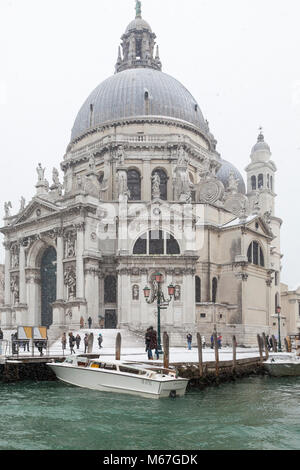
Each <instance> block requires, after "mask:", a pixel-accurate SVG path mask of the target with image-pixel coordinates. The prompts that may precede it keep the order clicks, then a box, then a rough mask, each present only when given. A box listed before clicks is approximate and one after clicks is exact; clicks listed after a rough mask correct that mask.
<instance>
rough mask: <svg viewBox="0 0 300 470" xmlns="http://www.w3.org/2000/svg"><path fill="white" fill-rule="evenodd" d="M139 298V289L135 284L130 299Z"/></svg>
mask: <svg viewBox="0 0 300 470" xmlns="http://www.w3.org/2000/svg"><path fill="white" fill-rule="evenodd" d="M139 298H140V288H139V286H138V285H137V284H135V285H134V286H133V288H132V299H133V300H139Z"/></svg>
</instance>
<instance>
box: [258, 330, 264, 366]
mask: <svg viewBox="0 0 300 470" xmlns="http://www.w3.org/2000/svg"><path fill="white" fill-rule="evenodd" d="M257 343H258V349H259V357H260V362H263V360H264V358H263V349H262V338H261V336H260V335H257Z"/></svg>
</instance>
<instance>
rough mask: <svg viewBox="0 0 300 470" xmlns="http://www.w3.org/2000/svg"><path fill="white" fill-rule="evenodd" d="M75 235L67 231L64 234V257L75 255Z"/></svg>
mask: <svg viewBox="0 0 300 470" xmlns="http://www.w3.org/2000/svg"><path fill="white" fill-rule="evenodd" d="M75 244H76V236H75V234H74V233H73V232H68V233H67V235H66V257H67V258H73V257H74V256H75V255H76V249H75Z"/></svg>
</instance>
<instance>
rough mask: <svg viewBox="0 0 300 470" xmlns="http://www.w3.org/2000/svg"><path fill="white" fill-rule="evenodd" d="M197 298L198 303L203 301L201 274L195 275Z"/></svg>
mask: <svg viewBox="0 0 300 470" xmlns="http://www.w3.org/2000/svg"><path fill="white" fill-rule="evenodd" d="M195 300H196V303H199V302H201V279H200V277H199V276H196V277H195Z"/></svg>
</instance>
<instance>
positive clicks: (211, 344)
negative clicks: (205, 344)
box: [210, 335, 214, 349]
mask: <svg viewBox="0 0 300 470" xmlns="http://www.w3.org/2000/svg"><path fill="white" fill-rule="evenodd" d="M210 349H214V335H211V337H210Z"/></svg>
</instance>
